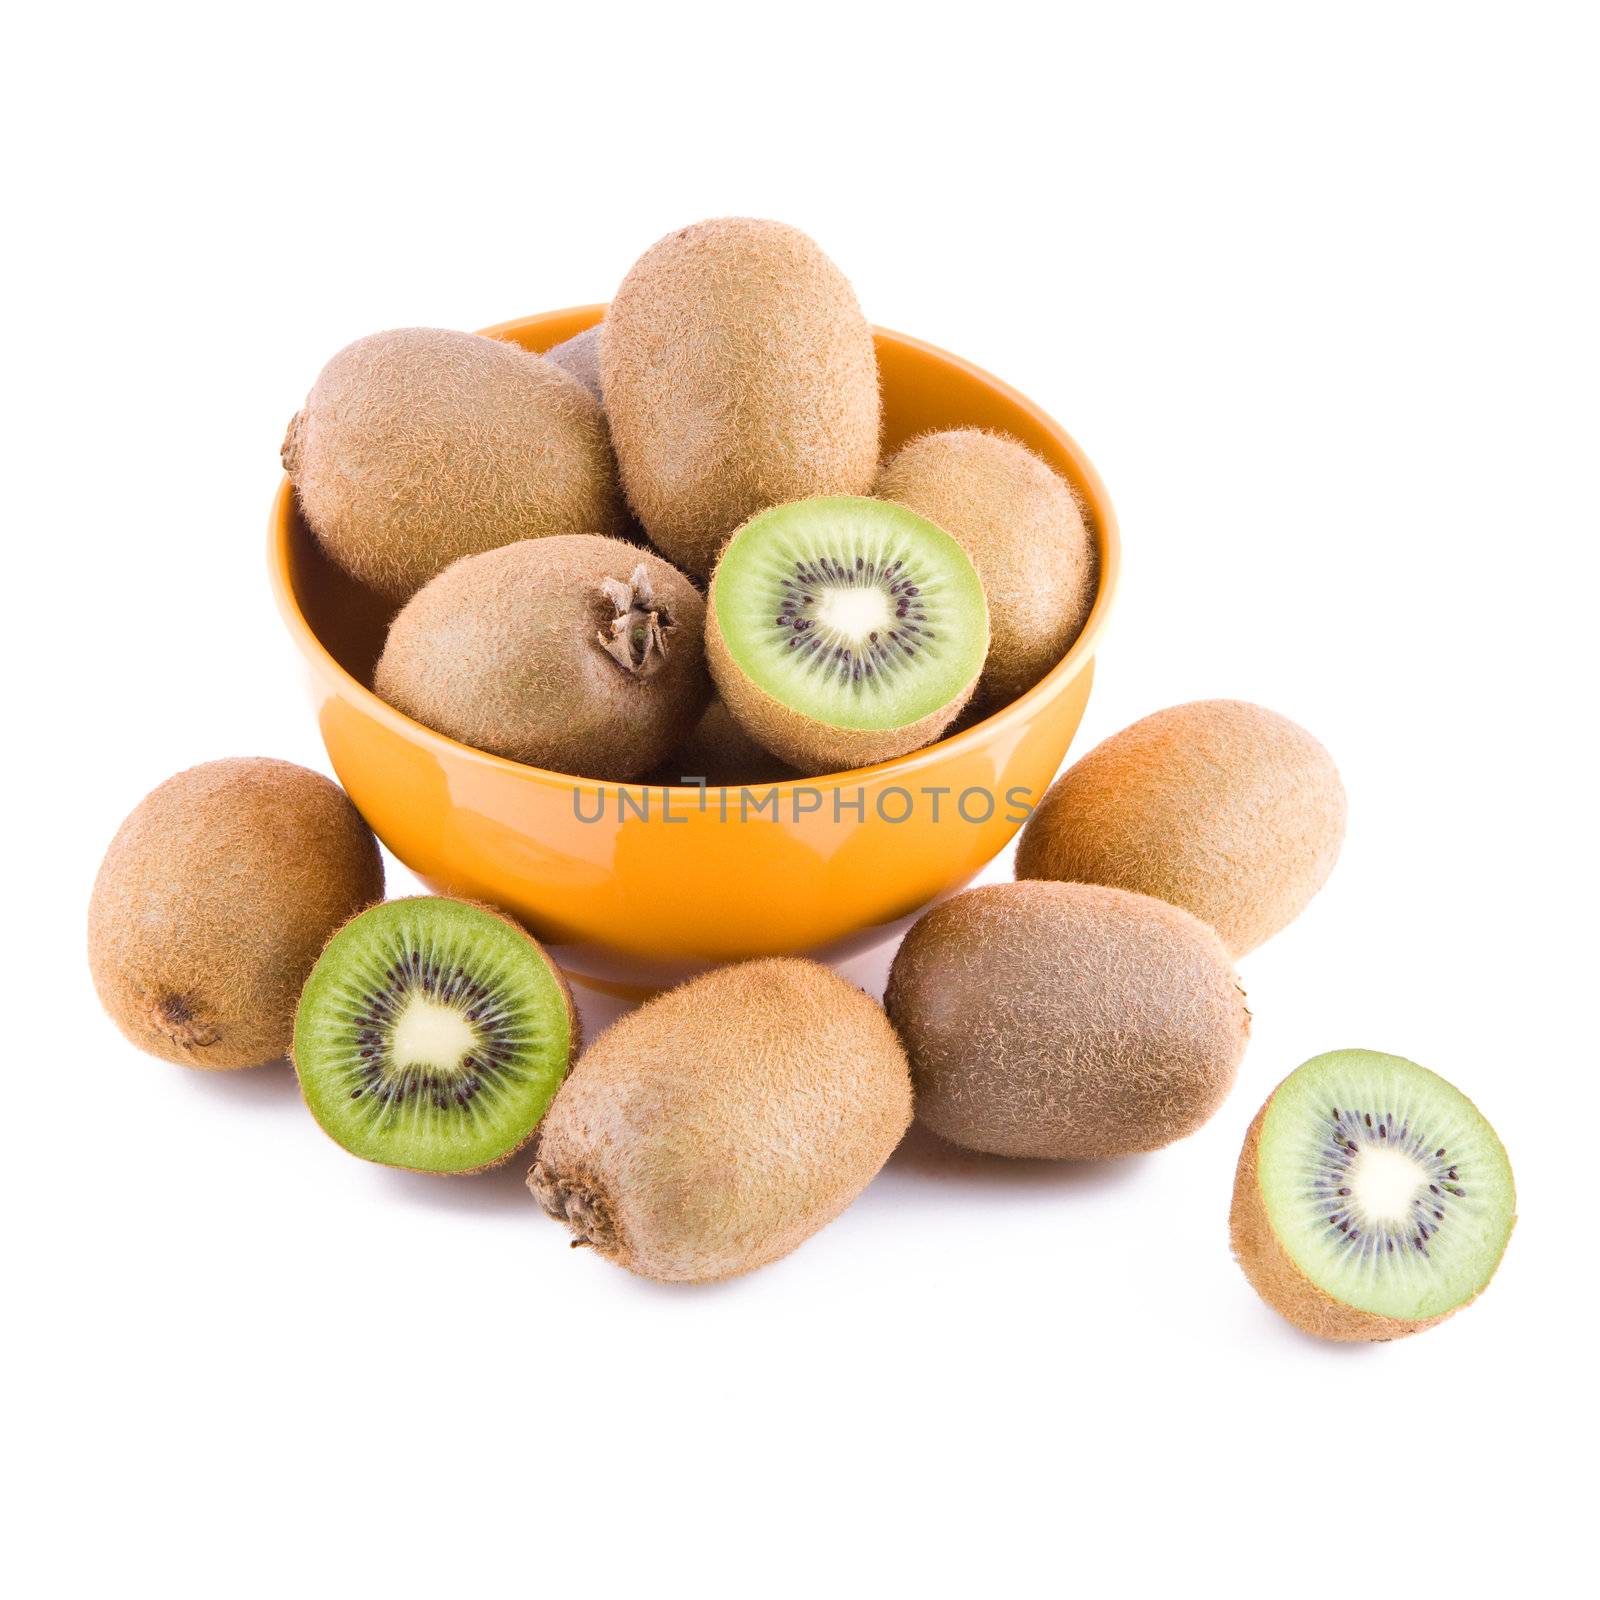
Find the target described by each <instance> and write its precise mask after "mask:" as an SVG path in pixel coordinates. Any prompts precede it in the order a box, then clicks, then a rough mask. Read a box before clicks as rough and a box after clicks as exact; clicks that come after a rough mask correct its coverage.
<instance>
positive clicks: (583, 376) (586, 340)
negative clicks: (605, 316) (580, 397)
mask: <svg viewBox="0 0 1600 1600" xmlns="http://www.w3.org/2000/svg"><path fill="white" fill-rule="evenodd" d="M604 326H605V324H604V323H601V322H597V323H595V325H594V326H593V327H592V328H585V329H584V330H583V332H582V333H575V334H573V336H572V337H571V338H570V339H566V340H563V341H562V343H560V344H558V345H553V346H552V347H551V348H550V349H548V350H546V351H545V353H544V358H545V360H546V361H553V362H555V364H556V365H557V366H558V367H560V368H561V370H562V371H563V372H570V373H571V374H572V376H573V377H574V378H576V379H577V380H578V382H579V383H581V384H582V385H583V386H584V388H585V389H587V390H588V391H589V393H590V394H592V395H593V396H594V397H595V399H596V400H599V401H600V402H601V404H602V406H603V405H604V401H605V396H604V393H603V392H602V390H601V388H600V330H601V328H603V327H604Z"/></svg>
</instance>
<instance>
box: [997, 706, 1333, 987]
mask: <svg viewBox="0 0 1600 1600" xmlns="http://www.w3.org/2000/svg"><path fill="white" fill-rule="evenodd" d="M1344 827H1345V794H1344V785H1343V784H1342V783H1341V782H1340V781H1339V772H1338V768H1336V767H1335V766H1334V764H1333V758H1332V757H1331V756H1330V755H1329V754H1328V752H1327V751H1326V750H1324V749H1323V747H1322V746H1321V745H1320V744H1318V743H1317V741H1316V740H1315V739H1314V738H1312V736H1311V735H1310V734H1309V733H1307V732H1306V731H1305V729H1304V728H1302V727H1299V726H1298V725H1297V724H1295V723H1293V722H1291V721H1290V720H1289V719H1288V718H1287V717H1281V716H1279V715H1278V714H1277V713H1276V712H1275V711H1267V710H1265V709H1264V708H1263V707H1261V706H1256V705H1250V704H1248V703H1246V702H1245V701H1242V700H1199V701H1195V702H1193V703H1192V704H1189V705H1181V706H1172V707H1170V708H1169V709H1168V710H1165V711H1158V712H1156V713H1155V714H1154V715H1153V716H1148V717H1145V718H1144V719H1143V720H1142V721H1139V722H1136V723H1134V724H1133V725H1132V727H1129V728H1124V729H1123V731H1122V732H1121V733H1118V734H1113V735H1112V736H1111V738H1109V739H1107V740H1106V741H1105V742H1104V743H1103V744H1100V745H1097V746H1096V747H1095V748H1094V749H1093V750H1091V751H1090V752H1089V753H1088V755H1086V756H1084V757H1083V759H1082V760H1081V761H1079V762H1077V763H1076V764H1075V765H1074V766H1072V767H1071V768H1069V769H1068V770H1067V772H1066V773H1065V774H1063V775H1062V777H1061V778H1059V779H1058V780H1057V781H1056V783H1055V785H1054V786H1053V787H1052V788H1051V790H1050V792H1049V793H1048V794H1047V795H1046V796H1045V798H1044V800H1043V802H1042V803H1041V804H1040V806H1039V809H1038V810H1037V811H1036V812H1035V813H1034V815H1033V816H1032V817H1031V818H1030V819H1029V821H1028V825H1027V827H1026V828H1024V829H1023V833H1022V839H1021V842H1020V843H1019V845H1018V846H1017V876H1018V877H1019V878H1054V879H1059V880H1063V881H1071V880H1075V881H1078V882H1082V883H1104V884H1110V885H1112V886H1114V887H1116V888H1119V889H1133V890H1136V891H1138V892H1139V893H1140V894H1152V895H1155V896H1156V897H1157V898H1159V899H1162V900H1170V901H1171V902H1172V904H1173V905H1177V906H1182V907H1184V908H1185V910H1188V911H1192V912H1193V913H1194V914H1195V915H1196V916H1197V917H1199V918H1200V919H1201V921H1203V922H1209V923H1210V924H1211V926H1212V927H1213V928H1215V929H1216V930H1217V932H1218V933H1220V934H1221V935H1222V937H1223V939H1224V940H1225V941H1226V943H1227V944H1228V946H1229V948H1230V949H1231V950H1232V951H1233V953H1234V954H1235V955H1236V956H1240V955H1243V954H1244V953H1245V952H1246V951H1248V950H1253V949H1254V948H1255V947H1256V946H1257V945H1259V944H1261V943H1262V942H1263V941H1264V940H1266V939H1269V938H1270V937H1271V936H1272V935H1273V934H1275V933H1276V932H1277V931H1278V930H1279V929H1280V928H1283V927H1285V926H1287V925H1288V924H1289V923H1290V922H1292V921H1293V920H1294V919H1295V918H1296V917H1297V916H1299V914H1300V913H1301V912H1302V911H1303V910H1304V909H1305V907H1306V904H1307V902H1308V901H1309V900H1310V899H1311V897H1312V896H1313V895H1314V894H1315V893H1316V892H1317V890H1318V889H1320V888H1321V887H1322V885H1323V884H1324V883H1325V882H1326V881H1327V879H1328V874H1329V873H1330V872H1332V871H1333V864H1334V862H1335V861H1336V860H1337V859H1338V856H1339V846H1340V844H1341V843H1342V842H1343V840H1344Z"/></svg>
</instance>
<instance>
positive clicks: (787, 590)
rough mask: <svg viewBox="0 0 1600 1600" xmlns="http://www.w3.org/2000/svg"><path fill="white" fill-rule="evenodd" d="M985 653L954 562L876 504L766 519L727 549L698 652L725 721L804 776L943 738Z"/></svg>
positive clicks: (791, 510) (967, 576) (954, 553)
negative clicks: (702, 651)
mask: <svg viewBox="0 0 1600 1600" xmlns="http://www.w3.org/2000/svg"><path fill="white" fill-rule="evenodd" d="M988 648H989V610H988V605H987V603H986V602H985V600H984V594H983V585H982V584H981V583H980V582H979V580H978V574H977V571H976V569H975V568H974V567H973V565H972V562H971V560H970V559H969V558H968V556H967V554H966V552H965V551H964V550H963V549H962V548H961V546H960V545H959V544H957V543H956V541H955V540H954V539H952V538H951V537H950V535H949V534H947V533H946V532H945V531H944V530H943V529H942V528H939V527H936V526H935V525H934V524H933V523H931V522H929V521H928V520H927V519H926V518H925V517H919V516H918V515H917V514H916V513H915V512H913V511H908V510H906V508H905V507H904V506H898V505H894V504H891V503H890V502H889V501H886V500H869V499H864V498H860V497H854V496H828V497H823V498H819V499H815V500H797V501H794V502H792V503H791V504H789V505H783V506H774V507H773V508H772V509H770V510H768V511H763V512H761V513H760V514H759V515H757V516H754V517H752V518H751V519H750V521H748V522H747V523H745V525H744V526H743V527H742V528H740V529H739V531H738V532H737V533H735V534H734V536H733V538H732V539H731V540H730V541H729V542H728V545H727V548H726V549H725V550H724V551H723V553H722V559H721V561H720V562H719V563H718V565H717V570H716V572H715V574H714V576H713V578H712V582H711V594H710V605H709V608H708V612H707V619H706V649H707V654H708V660H709V662H710V665H711V668H712V672H713V675H714V676H715V677H716V680H717V684H718V687H719V688H720V689H721V691H722V697H723V699H724V700H725V701H726V702H727V705H728V709H729V710H730V711H731V712H732V713H733V715H734V717H735V718H736V719H737V720H738V721H739V723H740V724H741V725H742V726H743V727H744V728H745V730H746V731H747V732H748V733H749V734H750V735H751V736H752V737H753V738H754V739H756V740H757V741H758V742H759V743H760V744H762V745H763V746H764V747H765V748H766V749H768V750H770V751H771V752H772V753H773V754H774V755H776V756H780V757H782V759H783V760H785V761H787V762H789V763H790V764H791V765H792V766H794V767H795V768H797V769H798V770H800V771H802V772H807V773H821V772H835V771H841V770H845V769H848V768H851V767H859V766H865V765H869V764H871V763H872V762H875V761H886V760H889V759H890V758H891V757H893V756H897V755H904V754H906V753H907V752H909V751H911V750H916V749H920V748H921V747H922V746H923V745H925V744H928V743H929V742H931V741H932V740H934V739H936V738H938V736H939V735H940V734H941V733H942V732H944V730H945V729H946V728H947V727H948V726H949V725H950V723H951V722H953V721H954V720H955V717H956V714H957V713H958V712H959V711H960V710H961V708H962V706H964V705H965V704H966V702H967V700H968V698H969V697H970V696H971V694H972V691H973V687H974V685H975V684H976V683H977V680H978V674H979V672H980V671H981V670H982V668H983V661H984V656H985V655H986V654H987V652H988Z"/></svg>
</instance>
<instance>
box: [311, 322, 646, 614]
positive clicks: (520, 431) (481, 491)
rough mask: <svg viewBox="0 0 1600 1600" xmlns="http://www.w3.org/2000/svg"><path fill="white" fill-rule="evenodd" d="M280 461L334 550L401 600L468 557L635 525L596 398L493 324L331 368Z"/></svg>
mask: <svg viewBox="0 0 1600 1600" xmlns="http://www.w3.org/2000/svg"><path fill="white" fill-rule="evenodd" d="M282 456H283V464H284V470H285V471H286V472H287V473H288V475H289V478H290V481H291V482H292V483H293V484H294V487H295V494H296V498H297V501H298V503H299V506H300V511H301V514H302V515H303V516H304V518H305V520H306V523H307V525H308V526H309V527H310V528H311V531H312V532H313V533H314V534H315V535H316V537H317V539H318V541H319V542H320V543H321V545H322V546H323V548H324V549H325V550H326V551H327V553H328V555H329V556H330V557H332V559H333V560H334V561H335V562H337V563H338V564H339V565H340V566H341V567H343V568H344V569H345V570H346V571H347V572H348V573H350V574H351V576H353V577H355V578H357V579H359V580H360V581H361V582H362V583H364V584H366V585H367V586H368V587H369V588H372V589H374V590H376V591H377V592H378V593H379V594H381V595H384V596H385V597H387V598H389V599H394V600H404V599H406V598H407V597H409V596H410V595H412V594H414V593H415V592H416V591H417V590H418V589H420V588H421V587H422V586H423V584H425V583H426V582H427V581H428V580H429V579H430V578H432V577H434V576H435V575H436V574H437V573H439V572H441V571H443V570H444V568H445V567H447V566H449V565H450V563H451V562H452V561H455V560H458V559H460V558H461V557H462V556H467V555H473V554H477V553H479V552H481V551H484V550H491V549H496V548H498V547H499V546H501V545H505V544H509V543H512V542H513V541H515V540H518V539H528V538H536V537H542V536H545V535H550V534H563V533H601V534H614V533H618V532H620V531H621V529H622V527H623V525H624V523H623V508H622V499H621V491H620V485H619V483H618V481H617V476H616V465H615V461H614V459H613V457H612V454H611V446H610V440H609V437H608V435H607V432H606V427H605V422H604V418H603V416H602V413H601V409H600V405H599V403H598V401H597V400H596V399H595V397H594V396H593V395H592V394H590V393H589V392H588V390H587V389H586V388H585V387H584V385H583V383H582V382H581V381H580V380H579V379H578V378H575V377H573V376H572V375H571V374H570V373H569V372H566V371H565V370H563V368H562V367H560V366H559V365H557V364H556V363H554V362H551V361H547V360H546V359H545V358H544V357H542V356H537V355H533V354H531V353H530V352H528V351H526V350H523V349H522V348H520V347H519V346H517V345H514V344H511V343H509V342H508V341H505V340H500V339H490V338H486V337H484V336H482V335H480V334H470V333H457V332H454V331H451V330H448V329H440V328H397V329H393V330H391V331H389V332H386V333H378V334H372V335H370V336H369V337H367V338H365V339H358V340H357V341H356V342H355V343H354V344H352V345H349V346H347V347H346V348H345V349H344V350H341V351H340V352H339V353H338V354H337V355H335V356H334V357H333V359H332V360H331V361H329V362H328V364H327V365H326V366H325V367H324V368H323V370H322V372H321V374H320V376H319V377H318V379H317V381H316V383H315V385H314V386H313V387H312V390H311V392H310V394H309V395H308V396H307V398H306V403H305V406H304V408H303V409H302V410H301V412H300V413H299V414H298V415H296V416H295V417H294V418H293V420H292V421H291V422H290V424H289V428H288V432H287V434H286V435H285V438H284V442H283V450H282Z"/></svg>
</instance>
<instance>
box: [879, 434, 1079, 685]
mask: <svg viewBox="0 0 1600 1600" xmlns="http://www.w3.org/2000/svg"><path fill="white" fill-rule="evenodd" d="M874 492H875V493H876V494H879V495H881V496H882V497H883V498H884V499H886V500H895V501H898V502H899V503H900V504H901V505H903V506H909V507H910V508H911V509H912V510H913V511H916V512H919V513H921V515H923V516H925V517H926V518H927V519H928V520H929V521H930V522H936V523H938V525H939V526H940V527H941V528H943V529H944V530H945V532H946V533H948V534H950V535H951V537H952V538H954V539H955V540H956V541H957V542H958V543H959V544H960V545H961V547H962V548H963V549H964V550H965V551H966V552H967V554H968V555H969V556H971V557H972V561H973V564H974V565H975V566H976V567H977V569H978V575H979V577H981V578H982V579H983V590H984V593H985V594H986V595H987V596H988V597H989V631H990V639H989V659H988V660H987V661H986V662H985V663H984V667H983V677H982V679H981V680H980V681H979V684H978V699H979V700H980V701H981V702H982V704H984V705H985V706H989V707H994V706H999V705H1003V704H1005V703H1006V702H1007V701H1010V700H1015V699H1016V698H1017V696H1018V695H1020V694H1022V693H1024V692H1025V691H1026V690H1028V689H1031V688H1032V687H1033V686H1034V684H1036V683H1037V682H1038V681H1039V680H1040V679H1041V678H1042V677H1043V676H1044V675H1045V674H1046V673H1047V672H1048V671H1049V670H1050V669H1051V668H1052V667H1053V666H1055V664H1056V663H1057V662H1058V661H1060V660H1061V658H1062V657H1063V656H1064V655H1065V654H1066V653H1067V650H1068V649H1069V648H1070V647H1071V644H1072V641H1073V640H1074V639H1076V638H1077V637H1078V635H1079V634H1080V633H1081V632H1082V631H1083V625H1084V623H1085V622H1087V621H1088V620H1089V611H1090V608H1091V607H1092V606H1093V605H1094V597H1095V588H1096V584H1097V581H1098V574H1099V560H1098V557H1097V555H1096V553H1095V545H1094V537H1093V535H1092V534H1091V533H1090V531H1089V528H1088V525H1087V524H1086V523H1085V521H1084V517H1083V510H1082V508H1081V507H1080V506H1079V504H1078V498H1077V496H1076V495H1075V494H1074V493H1073V492H1072V489H1071V487H1070V485H1069V484H1068V483H1067V481H1066V479H1065V478H1063V477H1062V476H1061V475H1060V474H1059V473H1058V472H1056V471H1055V470H1054V469H1053V468H1052V467H1051V466H1050V465H1049V464H1048V463H1047V462H1045V461H1043V460H1041V459H1040V457H1038V456H1036V455H1035V454H1034V453H1033V452H1032V451H1031V450H1029V449H1028V448H1027V447H1026V446H1025V445H1023V444H1020V443H1019V442H1018V441H1017V440H1015V439H1012V438H1010V437H1008V436H1007V435H1005V434H1001V433H989V432H986V431H984V430H983V429H981V428H955V429H951V430H949V431H946V432H942V433H925V434H923V435H922V436H921V437H920V438H917V439H913V440H912V441H911V442H910V443H909V444H907V445H905V446H903V447H902V448H901V449H900V450H899V451H898V452H897V453H896V454H895V455H894V456H892V457H891V458H890V459H889V461H887V462H886V463H885V464H884V467H883V470H882V472H881V473H880V474H879V476H878V484H877V488H876V490H875V491H874Z"/></svg>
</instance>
